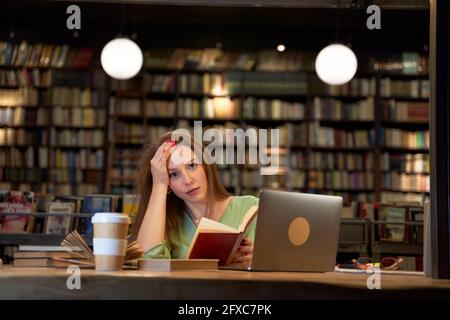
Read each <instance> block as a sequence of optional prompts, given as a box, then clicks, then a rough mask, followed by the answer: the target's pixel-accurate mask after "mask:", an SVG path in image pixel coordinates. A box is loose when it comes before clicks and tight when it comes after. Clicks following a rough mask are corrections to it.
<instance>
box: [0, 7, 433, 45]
mask: <svg viewBox="0 0 450 320" xmlns="http://www.w3.org/2000/svg"><path fill="white" fill-rule="evenodd" d="M224 1H226V0H224ZM135 2H143V1H135ZM159 2H161V1H159ZM187 2H189V1H187ZM200 2H201V1H200ZM204 2H206V1H204ZM210 2H211V1H210ZM263 2H264V1H263ZM269 2H270V1H269ZM272 2H273V1H272ZM281 2H282V1H280V3H281ZM288 2H289V1H288ZM291 2H292V1H291ZM302 2H303V3H307V2H306V1H302ZM329 2H330V3H331V1H329ZM337 2H339V1H337ZM337 2H336V1H334V3H337ZM357 2H358V3H359V4H361V3H363V2H364V1H357ZM365 2H366V3H368V1H365ZM379 2H380V3H381V2H383V1H379ZM397 2H398V1H397ZM73 3H77V4H78V5H79V6H80V8H81V21H82V29H81V31H80V32H79V36H78V38H73V32H72V31H69V30H68V29H67V28H66V23H65V22H66V19H67V17H68V14H66V8H67V6H68V5H70V4H73ZM309 3H315V2H314V1H309ZM317 3H322V4H325V2H324V1H319V2H317ZM340 3H344V4H348V3H347V2H345V1H340ZM384 3H385V4H389V3H390V4H391V5H392V3H394V2H393V1H384ZM417 3H418V2H417V1H416V4H417ZM122 17H125V19H124V20H122ZM367 17H368V14H366V12H365V7H353V8H349V7H348V5H347V6H341V7H339V9H336V8H328V9H327V8H305V7H297V8H293V7H291V8H275V7H271V6H260V7H254V6H253V7H249V6H246V7H240V6H217V5H216V6H206V5H205V6H198V5H196V6H194V5H179V4H177V5H155V4H142V3H133V4H127V5H123V4H121V3H98V2H97V3H92V2H86V1H70V2H66V1H20V0H18V1H3V2H2V12H0V19H1V21H2V28H1V29H0V39H3V40H5V39H7V38H8V35H9V34H10V32H11V30H13V29H14V30H15V35H16V40H20V39H22V38H23V39H30V41H33V40H35V41H52V42H54V41H60V42H72V43H75V44H76V43H79V44H80V45H81V44H88V45H94V46H95V45H98V46H102V45H104V43H105V42H106V41H108V40H110V39H111V38H112V37H114V36H115V35H116V34H117V33H119V32H121V31H122V32H123V33H126V34H131V33H132V32H136V34H137V36H138V38H137V41H138V42H139V43H140V44H141V45H142V46H143V47H174V46H187V47H196V46H199V47H205V46H214V45H215V44H216V43H217V42H221V43H222V44H223V46H224V48H226V47H229V48H233V49H251V48H264V47H269V48H271V47H273V46H275V45H276V43H278V42H284V43H286V44H287V46H288V48H298V49H302V50H305V49H306V50H316V49H317V48H320V47H321V46H323V45H324V44H325V43H327V42H329V41H333V40H342V41H346V42H351V43H352V45H353V46H354V48H355V49H356V50H363V51H369V52H370V51H384V52H386V51H389V50H392V51H398V50H400V51H401V50H409V49H411V50H422V49H423V48H424V46H426V45H427V44H428V37H429V35H428V32H429V31H428V30H429V12H428V8H426V7H422V8H418V7H417V6H416V7H414V8H413V9H411V8H407V7H406V8H403V9H402V8H397V9H395V10H392V9H382V20H381V23H382V29H381V30H368V29H367V28H366V19H367ZM122 21H125V23H124V27H121V25H122V23H121V22H122ZM121 29H123V30H121ZM55 39H57V40H55Z"/></svg>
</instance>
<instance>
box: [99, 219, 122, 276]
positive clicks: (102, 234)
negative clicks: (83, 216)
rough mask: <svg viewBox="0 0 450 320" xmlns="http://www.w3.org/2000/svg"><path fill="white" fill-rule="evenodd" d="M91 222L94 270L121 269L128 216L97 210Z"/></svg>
mask: <svg viewBox="0 0 450 320" xmlns="http://www.w3.org/2000/svg"><path fill="white" fill-rule="evenodd" d="M92 224H93V225H94V239H93V245H94V256H95V270H97V271H117V270H122V267H123V262H124V260H125V254H126V249H127V236H128V227H129V224H130V218H129V217H128V216H126V215H124V214H120V213H113V212H99V213H96V214H95V215H94V216H93V217H92Z"/></svg>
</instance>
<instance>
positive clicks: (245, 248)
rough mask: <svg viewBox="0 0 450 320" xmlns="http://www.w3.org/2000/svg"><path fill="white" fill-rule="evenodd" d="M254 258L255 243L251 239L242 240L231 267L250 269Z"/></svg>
mask: <svg viewBox="0 0 450 320" xmlns="http://www.w3.org/2000/svg"><path fill="white" fill-rule="evenodd" d="M252 258H253V242H252V240H250V239H249V238H244V239H242V242H241V245H240V246H239V248H238V250H237V252H236V255H235V256H234V258H233V260H232V261H231V265H234V266H243V267H249V266H250V265H251V263H252Z"/></svg>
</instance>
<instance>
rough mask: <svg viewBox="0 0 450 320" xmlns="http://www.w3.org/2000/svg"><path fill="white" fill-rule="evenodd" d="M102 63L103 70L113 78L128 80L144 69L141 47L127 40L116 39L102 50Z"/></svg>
mask: <svg viewBox="0 0 450 320" xmlns="http://www.w3.org/2000/svg"><path fill="white" fill-rule="evenodd" d="M100 61H101V63H102V67H103V70H105V72H106V73H107V74H108V75H109V76H110V77H112V78H115V79H120V80H126V79H130V78H132V77H134V76H135V75H136V74H137V73H138V72H139V70H141V68H142V62H143V56H142V51H141V48H139V46H138V45H137V44H136V43H135V42H133V41H131V40H130V39H127V38H116V39H113V40H111V41H110V42H108V43H107V44H106V45H105V47H104V48H103V50H102V53H101V56H100Z"/></svg>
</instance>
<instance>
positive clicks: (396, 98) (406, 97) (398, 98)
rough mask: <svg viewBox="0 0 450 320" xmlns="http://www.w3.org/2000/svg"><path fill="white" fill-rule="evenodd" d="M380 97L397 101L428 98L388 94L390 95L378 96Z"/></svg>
mask: <svg viewBox="0 0 450 320" xmlns="http://www.w3.org/2000/svg"><path fill="white" fill-rule="evenodd" d="M380 99H383V100H390V99H394V100H397V101H429V100H430V98H429V97H410V96H390V97H386V96H380Z"/></svg>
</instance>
